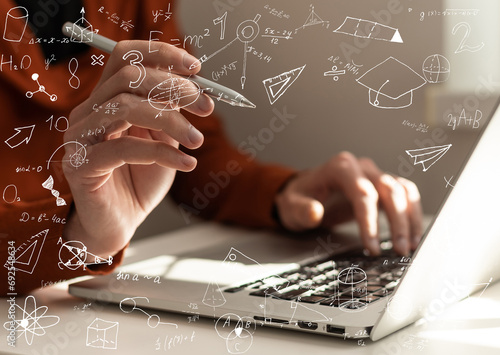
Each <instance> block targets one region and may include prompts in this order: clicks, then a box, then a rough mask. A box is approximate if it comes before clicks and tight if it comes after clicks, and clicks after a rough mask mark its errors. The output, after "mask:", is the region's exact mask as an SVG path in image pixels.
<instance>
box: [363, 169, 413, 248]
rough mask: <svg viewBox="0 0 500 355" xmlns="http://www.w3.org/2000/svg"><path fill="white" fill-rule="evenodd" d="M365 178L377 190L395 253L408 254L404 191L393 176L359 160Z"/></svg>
mask: <svg viewBox="0 0 500 355" xmlns="http://www.w3.org/2000/svg"><path fill="white" fill-rule="evenodd" d="M360 163H361V166H362V168H363V171H364V172H365V174H366V176H367V177H368V178H369V179H370V181H371V182H372V183H373V185H374V186H375V188H376V189H377V192H378V195H379V197H380V202H381V204H382V207H383V208H384V210H385V212H386V214H387V218H388V219H389V224H390V229H391V237H392V241H393V245H394V249H395V250H396V252H397V253H399V254H402V255H407V254H408V253H409V252H410V221H409V216H408V211H409V206H408V200H407V194H406V190H405V188H404V187H403V185H401V184H400V183H399V182H398V181H397V180H396V179H395V178H394V177H393V176H391V175H389V174H385V173H383V172H382V171H381V170H380V169H379V168H378V167H377V166H376V165H375V163H373V161H372V160H370V159H360Z"/></svg>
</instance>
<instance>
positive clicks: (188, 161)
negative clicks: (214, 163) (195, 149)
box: [181, 155, 196, 168]
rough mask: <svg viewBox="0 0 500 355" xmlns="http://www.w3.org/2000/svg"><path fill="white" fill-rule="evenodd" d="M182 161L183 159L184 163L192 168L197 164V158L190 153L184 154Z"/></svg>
mask: <svg viewBox="0 0 500 355" xmlns="http://www.w3.org/2000/svg"><path fill="white" fill-rule="evenodd" d="M181 161H182V164H184V165H185V166H186V167H188V168H192V167H193V166H195V165H196V159H195V158H193V157H192V156H190V155H184V156H183V157H182V158H181Z"/></svg>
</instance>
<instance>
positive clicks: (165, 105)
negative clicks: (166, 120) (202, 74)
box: [147, 76, 202, 118]
mask: <svg viewBox="0 0 500 355" xmlns="http://www.w3.org/2000/svg"><path fill="white" fill-rule="evenodd" d="M189 83H190V81H188V80H187V79H183V78H178V77H175V76H171V77H170V78H168V79H166V80H164V81H162V82H161V83H159V84H158V85H156V86H155V87H154V88H152V89H151V90H150V91H149V94H148V99H147V101H148V103H149V104H150V105H151V107H153V108H154V109H156V110H158V111H159V112H158V114H157V115H156V118H158V116H161V114H162V113H163V112H164V111H174V110H178V109H181V108H184V107H186V106H189V105H191V104H192V103H194V102H195V101H196V100H198V97H200V94H201V91H202V90H201V88H200V86H199V85H198V84H197V83H195V82H191V83H192V84H193V85H195V86H196V89H193V88H192V87H190V86H188V85H189ZM181 100H184V102H183V103H182V105H181V103H180V102H181Z"/></svg>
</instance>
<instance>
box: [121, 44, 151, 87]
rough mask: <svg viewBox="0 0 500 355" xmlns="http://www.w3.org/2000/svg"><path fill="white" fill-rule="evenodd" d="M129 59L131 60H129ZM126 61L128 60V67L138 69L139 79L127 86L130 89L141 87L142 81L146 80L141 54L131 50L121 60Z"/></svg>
mask: <svg viewBox="0 0 500 355" xmlns="http://www.w3.org/2000/svg"><path fill="white" fill-rule="evenodd" d="M130 57H132V58H131V59H129V58H130ZM127 59H129V63H130V65H132V66H134V67H136V68H137V69H139V77H138V78H137V80H135V81H131V82H130V84H129V87H130V88H132V89H137V88H138V87H139V86H141V84H142V82H143V81H144V79H146V68H144V65H142V61H143V59H144V57H143V55H142V53H141V52H139V51H137V50H131V51H128V52H127V53H125V54H124V55H123V60H127Z"/></svg>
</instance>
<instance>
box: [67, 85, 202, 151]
mask: <svg viewBox="0 0 500 355" xmlns="http://www.w3.org/2000/svg"><path fill="white" fill-rule="evenodd" d="M110 102H112V103H113V105H114V107H116V108H117V111H116V113H115V114H112V115H110V114H105V113H104V112H105V110H104V109H97V112H96V111H92V113H91V114H90V115H89V116H88V117H87V119H86V120H81V121H79V122H78V123H76V124H73V125H72V128H71V131H70V132H73V134H72V135H73V136H72V137H68V140H72V139H75V138H76V139H82V138H87V137H86V136H87V134H86V133H87V132H89V131H90V132H93V131H94V130H95V129H96V128H101V127H102V129H101V131H102V132H103V134H100V135H99V136H94V135H91V136H90V137H88V138H90V139H89V141H90V142H91V144H95V143H98V142H99V141H103V140H104V139H106V138H107V137H108V138H109V137H111V136H114V135H116V134H119V133H122V132H124V131H126V130H127V129H129V128H130V127H131V126H135V127H140V128H146V129H150V130H154V131H163V132H165V133H166V134H168V135H169V136H170V137H171V138H173V139H174V140H176V141H177V142H179V143H180V144H182V145H183V146H185V147H186V148H189V149H196V148H199V147H200V146H201V145H202V143H203V134H202V133H201V132H200V131H198V130H197V129H196V128H195V127H194V126H193V125H192V124H191V123H190V122H189V121H188V120H187V119H186V118H185V117H184V116H183V115H182V114H181V113H179V112H178V111H167V112H164V113H163V114H162V115H161V116H158V117H157V118H154V115H155V112H156V110H155V109H154V108H152V107H151V106H149V105H147V104H146V105H145V106H144V103H143V102H141V100H140V99H139V98H138V97H137V96H134V95H132V94H126V93H122V94H119V95H118V96H116V97H114V98H113V99H112V100H111V101H110ZM107 105H109V103H107V104H106V103H105V104H103V105H102V106H103V107H106V106H107Z"/></svg>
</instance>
